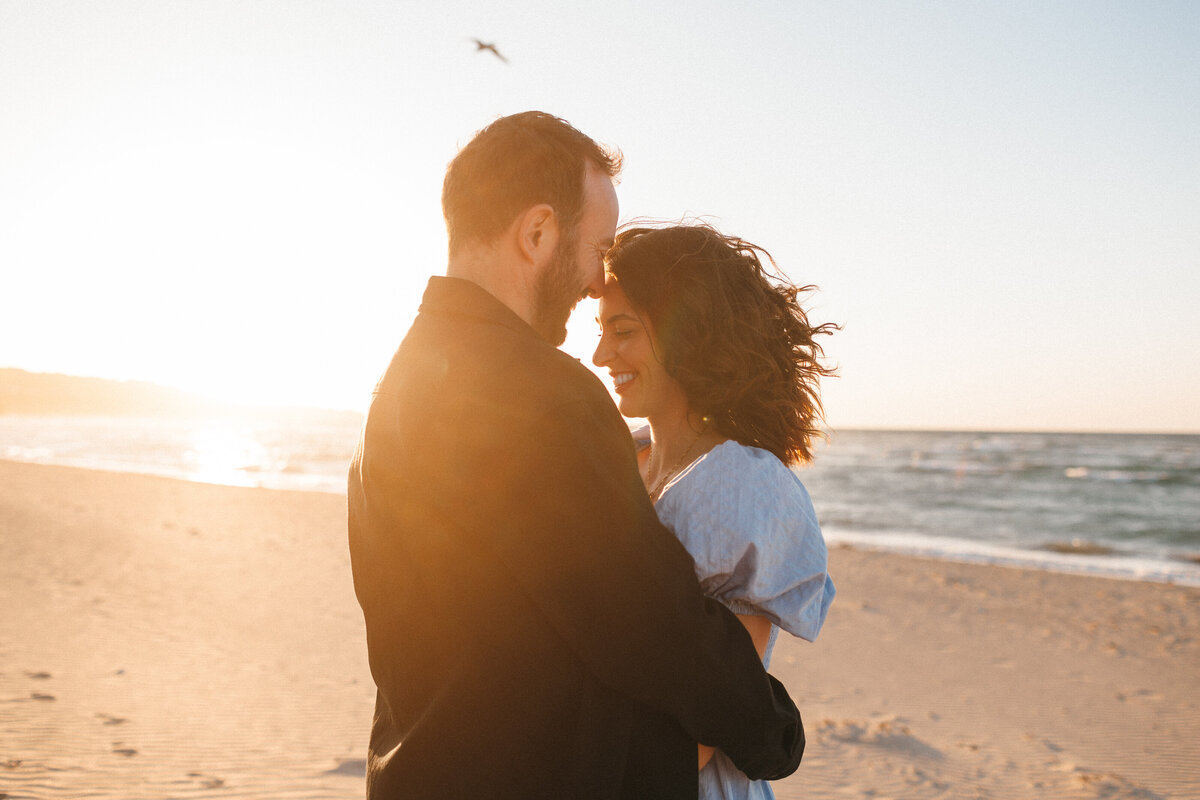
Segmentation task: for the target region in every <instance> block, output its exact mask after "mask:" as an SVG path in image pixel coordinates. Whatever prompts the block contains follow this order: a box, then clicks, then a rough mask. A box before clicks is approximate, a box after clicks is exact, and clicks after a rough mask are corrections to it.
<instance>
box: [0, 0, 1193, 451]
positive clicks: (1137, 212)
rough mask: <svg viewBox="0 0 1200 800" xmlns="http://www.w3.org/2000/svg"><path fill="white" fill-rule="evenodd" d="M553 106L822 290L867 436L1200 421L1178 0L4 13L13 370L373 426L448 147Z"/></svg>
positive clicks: (45, 7) (2, 254)
mask: <svg viewBox="0 0 1200 800" xmlns="http://www.w3.org/2000/svg"><path fill="white" fill-rule="evenodd" d="M471 37H479V38H481V39H484V40H485V41H492V42H495V43H496V46H497V47H498V48H499V49H500V51H501V52H502V53H503V54H504V55H505V56H506V57H507V58H508V59H509V63H508V64H505V63H502V62H501V61H500V60H498V59H496V58H495V57H494V56H492V55H491V54H490V53H486V52H483V53H480V52H476V50H475V45H474V44H473V43H472V42H471V41H470V39H471ZM531 108H536V109H540V110H544V111H549V112H551V113H553V114H556V115H558V116H561V117H563V118H565V119H567V120H569V121H570V122H571V123H572V124H574V125H575V126H576V127H578V128H579V129H581V130H583V131H584V132H585V133H587V134H589V135H590V136H592V137H593V138H595V139H596V140H598V141H600V142H602V143H605V144H608V145H611V146H614V147H616V148H619V149H620V150H621V152H622V153H623V154H624V158H625V170H624V173H623V175H622V177H621V182H620V185H619V186H618V189H617V191H618V196H619V198H620V202H621V218H622V220H625V221H628V220H632V219H638V218H647V217H649V218H654V219H661V220H679V219H684V218H701V219H704V220H707V221H708V222H711V223H713V224H715V225H716V226H717V227H719V228H720V229H722V230H723V231H725V232H727V233H731V234H736V235H738V236H741V237H742V238H744V239H747V240H749V241H752V242H755V243H756V244H759V245H761V246H763V247H765V248H766V249H767V250H769V251H770V252H771V253H772V255H773V256H774V257H775V260H776V262H777V263H778V264H779V266H780V268H781V269H782V270H783V271H784V272H785V273H787V274H788V276H790V278H791V279H792V280H794V281H795V282H797V283H801V284H816V285H818V286H819V287H820V291H819V292H817V293H815V294H813V295H811V296H810V299H809V307H810V317H811V318H812V319H813V320H814V321H817V322H827V321H828V322H836V323H838V324H840V325H841V326H842V330H841V331H840V332H839V333H837V334H836V335H834V336H832V337H829V338H828V339H827V345H826V348H825V349H826V353H827V356H828V357H829V360H830V362H832V363H834V364H836V365H837V366H838V371H839V377H837V378H833V379H830V380H827V381H826V382H825V383H824V384H823V397H824V403H825V408H826V416H827V420H828V423H829V425H830V426H831V427H833V428H834V429H837V428H853V427H874V428H909V427H916V428H938V429H990V430H1089V431H1168V432H1200V313H1197V311H1196V308H1195V306H1196V305H1197V301H1200V4H1197V3H1191V2H1156V1H1155V0H1128V1H1127V2H1099V1H1098V0H1089V1H1088V2H1070V1H1069V0H1061V1H1058V2H1044V1H1039V2H1026V1H1025V0H995V2H984V1H981V0H976V1H973V2H972V1H968V2H961V1H959V0H954V1H950V0H947V1H946V2H932V1H929V0H925V1H922V0H909V1H908V2H883V1H880V2H853V1H851V2H805V1H803V0H797V1H794V2H740V3H716V2H709V1H708V0H694V1H692V2H687V3H682V2H677V3H654V2H642V1H641V0H638V1H637V2H634V1H632V0H631V1H630V2H622V1H620V0H618V1H617V2H612V3H608V4H604V5H600V4H568V3H562V2H541V1H540V0H539V1H538V2H521V3H514V2H503V3H501V2H495V3H492V2H477V1H468V2H455V3H448V4H433V3H428V2H406V0H390V1H389V2H376V0H339V1H338V2H316V1H314V0H286V2H284V1H273V0H258V1H256V2H247V1H246V0H232V1H230V0H190V1H184V0H147V1H146V2H139V1H138V0H107V1H105V0H94V1H90V2H84V1H83V0H80V1H79V2H56V1H55V0H28V1H26V0H0V287H2V288H0V366H11V367H20V368H23V369H28V370H31V371H40V372H64V373H69V374H80V375H93V376H100V377H110V378H118V379H136V380H149V381H154V382H158V383H163V384H167V385H171V386H177V387H181V388H184V389H188V390H195V391H200V392H202V393H205V394H207V395H209V396H212V397H215V398H218V399H225V400H233V401H243V402H251V403H269V404H286V405H303V406H323V407H334V408H351V409H358V410H365V408H366V406H367V404H368V403H369V398H370V391H371V388H372V386H373V384H374V382H375V380H376V379H377V378H378V376H379V375H380V374H381V372H382V370H383V368H384V367H385V366H386V363H387V361H388V359H389V358H390V356H391V354H392V352H393V351H394V349H395V348H396V346H397V345H398V343H399V341H400V339H401V338H402V337H403V334H404V331H405V330H406V328H407V326H408V324H409V323H410V322H411V320H412V317H413V315H414V314H415V312H416V307H417V304H418V303H419V300H420V294H421V292H422V290H423V287H424V284H425V282H426V280H427V278H428V276H430V275H433V274H441V273H442V272H443V271H444V269H445V248H446V239H445V232H444V227H443V222H442V218H441V210H440V202H439V201H440V191H441V180H442V175H443V172H444V169H445V166H446V164H447V162H449V160H450V159H451V158H453V156H454V154H455V152H456V151H457V150H458V148H459V147H460V146H462V145H463V144H465V143H466V142H467V141H468V140H469V139H470V138H471V136H472V134H473V133H474V132H475V131H476V130H478V129H480V128H482V127H483V126H485V125H486V124H487V123H489V122H490V121H492V120H493V119H495V118H496V117H498V116H501V115H504V114H509V113H515V112H518V111H523V110H527V109H531ZM594 317H595V304H594V302H590V301H589V302H585V303H582V304H581V305H580V307H579V309H578V310H577V312H576V315H575V317H574V318H573V319H572V323H571V327H570V336H569V338H568V341H567V343H566V345H565V349H566V350H567V351H568V352H571V353H572V354H573V355H576V356H578V357H580V358H582V359H583V360H584V362H585V363H589V364H590V356H591V351H592V349H593V347H594V346H595V343H596V334H597V329H596V324H595V322H594Z"/></svg>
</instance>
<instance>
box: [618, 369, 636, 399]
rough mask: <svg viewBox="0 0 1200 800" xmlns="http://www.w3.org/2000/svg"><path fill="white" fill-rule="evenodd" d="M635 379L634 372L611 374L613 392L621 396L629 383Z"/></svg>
mask: <svg viewBox="0 0 1200 800" xmlns="http://www.w3.org/2000/svg"><path fill="white" fill-rule="evenodd" d="M636 377H637V373H634V372H614V373H612V382H613V390H614V391H615V392H616V393H617V394H621V393H623V392H624V391H625V389H626V387H628V386H629V383H630V381H632V380H633V379H634V378H636Z"/></svg>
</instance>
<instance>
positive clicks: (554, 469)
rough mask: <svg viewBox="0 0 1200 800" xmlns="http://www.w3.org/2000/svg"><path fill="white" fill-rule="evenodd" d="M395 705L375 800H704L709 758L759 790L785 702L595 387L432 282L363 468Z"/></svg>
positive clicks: (787, 768) (359, 466)
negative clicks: (703, 758)
mask: <svg viewBox="0 0 1200 800" xmlns="http://www.w3.org/2000/svg"><path fill="white" fill-rule="evenodd" d="M349 531H350V555H351V561H352V564H353V570H354V587H355V592H356V593H357V595H358V600H359V603H360V604H361V605H362V608H363V614H364V617H365V619H366V628H367V648H368V654H369V657H370V663H371V673H372V675H373V676H374V678H375V683H376V685H377V687H378V693H377V698H376V706H375V720H374V723H373V727H372V730H371V740H370V748H369V759H368V766H367V795H368V797H369V798H375V799H377V798H401V797H403V798H439V799H440V798H457V797H461V798H509V797H511V798H521V799H522V800H528V799H529V798H568V799H569V798H589V799H599V800H603V799H604V798H633V797H645V798H656V799H661V798H676V797H678V798H687V799H688V800H693V799H694V798H695V797H696V793H697V777H696V750H695V744H696V742H697V741H701V742H704V743H706V744H710V745H716V746H718V747H720V748H721V750H723V751H724V752H725V753H726V754H727V755H729V756H730V757H731V758H732V759H733V761H734V763H736V764H737V765H738V766H739V767H740V768H741V769H742V770H744V771H745V772H746V773H747V774H748V775H750V776H751V777H756V778H781V777H784V776H785V775H788V774H790V773H791V772H792V771H794V770H795V769H796V766H797V765H798V764H799V762H800V756H801V753H802V751H803V748H804V734H803V730H802V728H801V725H800V717H799V714H798V712H797V711H796V708H795V706H794V705H793V704H792V701H791V699H790V698H789V697H788V696H787V693H786V691H785V690H784V689H783V687H782V685H780V684H779V683H778V682H777V681H775V679H774V678H771V677H770V676H768V675H767V674H766V673H765V672H763V670H762V666H761V664H760V663H759V660H758V657H757V655H756V654H755V652H754V647H753V645H752V644H751V642H750V638H749V636H748V635H747V633H746V631H745V630H744V629H743V628H742V626H741V624H740V623H739V622H738V620H737V618H736V617H734V616H733V615H732V614H730V613H729V612H728V611H727V610H726V609H725V608H724V607H723V606H721V605H720V604H719V603H716V602H715V601H712V600H708V599H706V598H705V597H703V595H702V594H701V592H700V589H699V587H698V584H697V581H696V578H695V572H694V571H693V565H692V560H691V558H690V557H689V556H688V554H687V552H686V551H685V550H684V549H683V547H682V546H681V545H680V544H679V542H678V541H677V540H676V539H675V537H674V536H673V535H672V534H671V533H670V532H669V531H668V530H666V529H665V528H663V527H662V526H661V525H660V524H659V523H658V520H657V518H656V516H655V514H654V509H653V507H652V506H651V504H650V502H649V500H648V499H647V497H646V491H645V489H644V488H643V487H642V483H641V481H640V479H639V477H638V473H637V468H636V465H635V458H634V452H633V444H632V440H631V438H630V436H629V432H628V428H627V427H626V426H625V424H624V422H623V420H622V419H621V417H620V415H619V414H618V413H617V410H616V408H615V407H614V405H613V403H612V401H611V400H610V398H609V396H608V394H607V392H606V391H605V390H604V388H603V386H602V385H601V383H600V381H599V380H598V379H597V378H596V377H595V376H594V375H592V374H591V372H590V371H588V370H587V369H586V368H585V367H584V366H583V365H582V364H580V363H579V362H578V361H577V360H575V359H573V358H571V357H569V356H567V355H565V354H564V353H562V352H560V351H559V350H557V349H555V348H554V347H551V346H550V345H549V344H547V343H546V342H545V341H544V340H542V339H541V338H539V337H538V336H537V334H536V333H535V332H534V330H533V329H532V328H531V327H530V326H529V325H527V324H526V323H525V322H524V321H522V320H521V319H520V318H519V317H518V316H516V314H514V313H513V312H512V311H511V310H509V309H508V308H507V307H506V306H504V305H503V304H501V303H500V302H499V301H498V300H496V299H495V298H494V297H493V296H492V295H490V294H488V293H487V292H486V291H484V290H483V289H481V288H480V287H478V286H477V285H476V284H474V283H470V282H467V281H462V280H458V279H453V278H433V279H432V280H431V281H430V283H429V287H428V289H427V290H426V292H425V297H424V302H423V303H422V305H421V309H420V313H419V314H418V316H417V319H416V320H415V322H414V323H413V326H412V328H411V329H410V331H409V332H408V335H407V336H406V337H405V339H404V341H403V343H402V344H401V345H400V348H399V350H398V351H397V352H396V355H395V357H394V358H393V359H392V362H391V365H390V366H389V367H388V370H387V372H386V373H385V374H384V376H383V378H382V379H381V380H380V383H379V385H378V387H377V388H376V392H375V398H374V401H373V403H372V405H371V410H370V413H369V415H368V417H367V422H366V426H365V428H364V430H363V438H362V440H361V442H360V444H359V448H358V452H357V454H356V455H355V458H354V462H353V464H352V465H351V469H350V481H349Z"/></svg>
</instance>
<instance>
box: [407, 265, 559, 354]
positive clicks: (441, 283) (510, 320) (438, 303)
mask: <svg viewBox="0 0 1200 800" xmlns="http://www.w3.org/2000/svg"><path fill="white" fill-rule="evenodd" d="M419 311H420V312H422V313H425V312H434V313H440V314H459V315H464V316H468V317H474V318H476V319H478V320H481V321H484V322H490V323H492V324H495V325H502V326H504V327H505V328H509V329H511V330H514V331H516V332H518V333H524V334H528V335H529V336H533V337H536V338H537V339H539V340H541V338H542V337H541V336H538V333H537V331H535V330H534V329H533V328H532V327H531V326H530V325H529V323H527V322H526V321H525V320H523V319H521V318H520V317H519V316H517V313H516V312H515V311H513V310H512V309H511V308H509V307H508V306H506V305H504V303H502V302H500V301H499V300H498V299H496V296H495V295H493V294H492V293H491V292H489V291H488V290H487V289H484V288H483V287H482V286H480V285H479V284H477V283H475V282H473V281H468V280H465V279H463V278H449V277H445V276H442V275H434V276H432V277H430V279H429V284H428V285H427V286H426V287H425V294H424V296H423V297H422V298H421V307H420V309H419Z"/></svg>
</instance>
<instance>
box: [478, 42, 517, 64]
mask: <svg viewBox="0 0 1200 800" xmlns="http://www.w3.org/2000/svg"><path fill="white" fill-rule="evenodd" d="M471 41H472V42H474V43H475V52H476V53H478V52H481V51H483V50H488V51H491V54H492V55H494V56H495V57H496V58H498V59H500V60H501V61H503V62H504V63H505V64H507V63H508V59H507V58H505V57H504V56H502V55H500V51H499V50H497V49H496V45H494V44H492V43H491V42H483V41H480V40H479V39H472V40H471Z"/></svg>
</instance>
